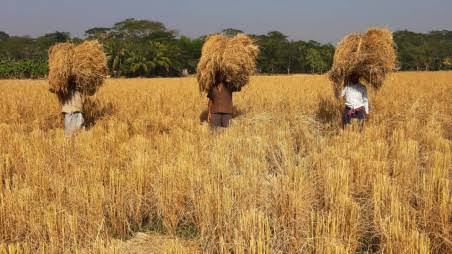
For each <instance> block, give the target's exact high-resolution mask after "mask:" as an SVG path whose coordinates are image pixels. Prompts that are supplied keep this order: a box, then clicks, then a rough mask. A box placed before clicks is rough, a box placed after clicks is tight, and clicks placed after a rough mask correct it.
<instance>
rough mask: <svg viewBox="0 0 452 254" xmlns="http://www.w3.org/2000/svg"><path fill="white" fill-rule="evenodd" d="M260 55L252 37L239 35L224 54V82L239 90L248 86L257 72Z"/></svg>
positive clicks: (228, 44)
mask: <svg viewBox="0 0 452 254" xmlns="http://www.w3.org/2000/svg"><path fill="white" fill-rule="evenodd" d="M258 54H259V47H257V46H256V45H254V42H253V40H252V39H251V38H250V37H248V36H246V35H244V34H239V35H237V36H235V37H234V38H232V39H230V40H229V41H228V43H227V45H226V49H225V50H224V54H223V62H222V63H223V64H222V66H223V70H224V77H225V80H224V82H225V83H226V84H228V85H230V86H233V87H234V88H235V89H237V90H240V88H242V87H243V86H245V85H246V84H248V82H249V80H250V76H251V75H253V74H254V73H255V72H256V58H257V56H258ZM233 90H234V89H233Z"/></svg>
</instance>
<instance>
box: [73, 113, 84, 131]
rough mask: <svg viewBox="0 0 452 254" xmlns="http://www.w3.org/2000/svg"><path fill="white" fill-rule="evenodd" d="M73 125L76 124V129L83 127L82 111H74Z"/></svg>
mask: <svg viewBox="0 0 452 254" xmlns="http://www.w3.org/2000/svg"><path fill="white" fill-rule="evenodd" d="M75 119H76V121H75V126H76V130H81V129H83V128H84V127H85V119H84V118H83V113H82V112H77V113H75Z"/></svg>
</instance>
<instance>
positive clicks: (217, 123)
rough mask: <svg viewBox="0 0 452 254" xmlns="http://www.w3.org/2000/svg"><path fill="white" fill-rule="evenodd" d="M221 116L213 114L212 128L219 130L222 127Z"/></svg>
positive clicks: (211, 119)
mask: <svg viewBox="0 0 452 254" xmlns="http://www.w3.org/2000/svg"><path fill="white" fill-rule="evenodd" d="M221 118H222V116H221V114H215V113H213V114H211V118H210V127H212V128H218V127H221Z"/></svg>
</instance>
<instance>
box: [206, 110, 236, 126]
mask: <svg viewBox="0 0 452 254" xmlns="http://www.w3.org/2000/svg"><path fill="white" fill-rule="evenodd" d="M231 119H232V114H230V113H213V114H212V117H211V119H210V126H212V127H214V128H216V127H222V128H227V127H229V121H231Z"/></svg>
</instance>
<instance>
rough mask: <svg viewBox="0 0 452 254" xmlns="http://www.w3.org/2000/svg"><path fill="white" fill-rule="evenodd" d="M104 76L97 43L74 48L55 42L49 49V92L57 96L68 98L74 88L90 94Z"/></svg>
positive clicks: (105, 70) (104, 61) (105, 69)
mask: <svg viewBox="0 0 452 254" xmlns="http://www.w3.org/2000/svg"><path fill="white" fill-rule="evenodd" d="M106 76H107V58H106V56H105V53H104V51H103V48H102V45H101V44H99V43H98V42H97V41H86V42H83V43H82V44H80V45H77V46H76V45H74V44H72V43H59V44H56V45H55V46H53V47H52V48H50V50H49V76H48V79H49V85H50V89H49V90H50V91H51V92H53V93H56V94H58V95H59V96H65V95H68V94H69V93H70V92H71V91H73V90H74V89H75V90H77V91H79V92H81V93H83V94H86V95H93V94H94V93H95V92H96V91H97V89H98V88H99V87H100V86H102V84H103V83H104V80H105V78H106Z"/></svg>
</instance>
